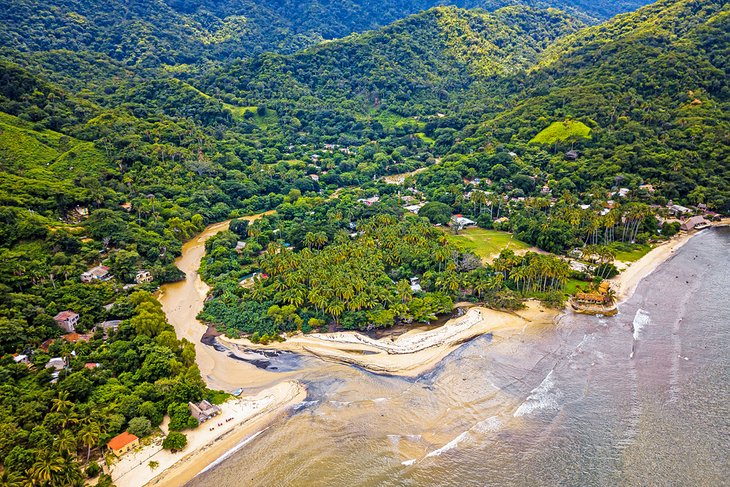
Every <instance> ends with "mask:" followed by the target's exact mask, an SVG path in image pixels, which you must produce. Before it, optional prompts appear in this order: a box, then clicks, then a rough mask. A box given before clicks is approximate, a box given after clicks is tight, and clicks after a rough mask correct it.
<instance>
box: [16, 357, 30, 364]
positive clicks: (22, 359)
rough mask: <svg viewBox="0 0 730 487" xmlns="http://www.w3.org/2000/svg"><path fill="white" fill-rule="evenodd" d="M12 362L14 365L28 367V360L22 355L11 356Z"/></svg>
mask: <svg viewBox="0 0 730 487" xmlns="http://www.w3.org/2000/svg"><path fill="white" fill-rule="evenodd" d="M13 362H15V363H16V364H25V365H30V359H29V358H28V356H27V355H24V354H20V355H13Z"/></svg>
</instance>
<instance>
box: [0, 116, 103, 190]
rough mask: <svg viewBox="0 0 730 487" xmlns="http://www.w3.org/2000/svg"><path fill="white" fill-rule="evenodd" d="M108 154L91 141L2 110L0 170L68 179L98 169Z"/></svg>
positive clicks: (99, 169)
mask: <svg viewBox="0 0 730 487" xmlns="http://www.w3.org/2000/svg"><path fill="white" fill-rule="evenodd" d="M106 165H107V160H106V157H105V156H104V155H103V154H102V153H101V152H100V151H99V150H98V149H97V148H96V147H95V146H94V144H93V143H92V142H82V141H80V140H78V139H75V138H73V137H69V136H67V135H63V134H60V133H58V132H54V131H52V130H47V129H40V130H36V129H34V128H33V126H32V124H30V123H28V122H26V121H24V120H21V119H19V118H17V117H14V116H12V115H8V114H7V113H3V112H0V170H2V171H6V172H11V173H15V174H23V175H24V176H32V177H35V178H41V179H44V178H45V179H47V178H53V177H57V178H60V179H68V178H70V177H75V176H83V175H85V174H88V173H89V172H99V171H101V170H102V169H103V168H104V167H105V166H106Z"/></svg>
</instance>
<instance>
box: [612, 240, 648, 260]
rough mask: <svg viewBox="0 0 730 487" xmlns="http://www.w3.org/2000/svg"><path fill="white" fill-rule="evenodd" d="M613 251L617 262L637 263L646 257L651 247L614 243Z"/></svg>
mask: <svg viewBox="0 0 730 487" xmlns="http://www.w3.org/2000/svg"><path fill="white" fill-rule="evenodd" d="M611 250H612V251H613V252H614V255H615V256H616V260H619V261H621V262H636V261H637V260H639V259H641V258H642V257H644V256H645V255H646V254H648V253H649V251H650V250H651V246H650V245H647V244H624V243H620V242H618V243H614V244H613V245H611Z"/></svg>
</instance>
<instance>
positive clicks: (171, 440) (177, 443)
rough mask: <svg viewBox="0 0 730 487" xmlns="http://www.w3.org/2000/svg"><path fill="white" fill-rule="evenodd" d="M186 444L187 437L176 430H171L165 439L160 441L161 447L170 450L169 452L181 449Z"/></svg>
mask: <svg viewBox="0 0 730 487" xmlns="http://www.w3.org/2000/svg"><path fill="white" fill-rule="evenodd" d="M187 444H188V437H187V436H185V435H184V434H182V433H178V432H177V431H172V432H171V433H170V434H169V435H167V437H165V439H164V440H163V441H162V448H164V449H166V450H170V451H171V452H173V453H175V452H177V451H180V450H182V449H183V448H185V445H187Z"/></svg>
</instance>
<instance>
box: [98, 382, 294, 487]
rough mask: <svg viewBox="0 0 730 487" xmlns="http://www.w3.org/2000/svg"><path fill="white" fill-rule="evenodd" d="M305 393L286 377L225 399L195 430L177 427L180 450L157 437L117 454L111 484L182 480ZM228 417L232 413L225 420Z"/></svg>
mask: <svg viewBox="0 0 730 487" xmlns="http://www.w3.org/2000/svg"><path fill="white" fill-rule="evenodd" d="M306 395H307V394H306V390H305V388H304V386H302V385H301V384H300V383H298V382H296V381H286V382H281V383H279V384H277V385H276V386H274V387H270V388H268V389H266V390H264V391H262V392H260V393H259V394H257V395H255V396H252V397H245V398H241V399H232V400H230V401H227V402H226V403H224V404H223V405H221V409H222V413H221V415H220V416H216V417H215V418H213V419H211V420H210V421H208V422H206V423H203V424H201V425H200V426H199V427H198V428H196V429H195V430H191V431H183V433H185V435H186V436H187V438H188V444H187V446H186V447H185V449H184V450H182V451H180V452H177V453H171V452H169V451H168V450H163V449H162V439H161V438H158V439H157V440H156V441H155V442H154V443H153V444H151V445H148V446H145V447H143V448H141V449H139V450H137V451H135V452H132V453H127V454H125V455H123V456H122V457H121V458H120V459H119V461H118V462H117V463H116V464H114V465H113V466H112V468H111V476H112V479H113V480H114V484H115V485H117V486H118V487H140V486H143V485H150V486H151V485H156V486H180V485H183V484H185V483H186V482H188V481H189V480H190V479H192V478H193V477H195V476H196V475H197V474H198V473H200V472H201V471H203V470H204V469H205V468H206V467H208V466H209V465H210V464H211V463H213V462H215V461H216V460H217V459H218V458H220V457H221V456H223V455H225V453H226V452H228V451H229V450H231V449H233V448H235V447H236V446H237V445H239V444H240V443H242V442H245V441H246V440H247V439H248V438H250V437H252V436H253V437H255V436H256V435H257V433H258V432H260V431H262V430H264V429H266V428H267V427H268V426H269V425H270V424H271V423H273V422H274V421H275V420H276V419H277V418H278V417H280V416H281V415H282V414H284V413H285V412H286V411H287V409H288V408H289V407H290V406H292V405H294V404H296V403H298V402H301V401H303V400H304V399H305V398H306ZM228 418H232V419H231V420H230V421H228V422H226V419H228ZM219 423H222V426H218V424H219ZM211 427H213V430H212V431H211V429H210V428H211ZM162 429H163V431H164V430H166V424H164V423H163V426H162ZM150 461H156V462H158V463H159V466H158V467H157V468H155V469H154V470H152V469H151V468H150V467H149V462H150Z"/></svg>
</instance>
